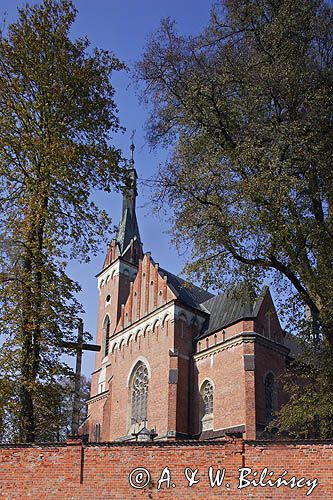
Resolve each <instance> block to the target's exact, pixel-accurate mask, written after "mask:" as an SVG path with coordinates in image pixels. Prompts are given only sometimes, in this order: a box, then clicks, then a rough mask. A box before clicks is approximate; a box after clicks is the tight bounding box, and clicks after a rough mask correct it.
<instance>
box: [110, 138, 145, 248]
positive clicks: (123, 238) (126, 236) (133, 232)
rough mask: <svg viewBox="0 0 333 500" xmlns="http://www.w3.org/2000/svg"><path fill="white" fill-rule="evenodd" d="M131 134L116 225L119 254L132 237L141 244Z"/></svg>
mask: <svg viewBox="0 0 333 500" xmlns="http://www.w3.org/2000/svg"><path fill="white" fill-rule="evenodd" d="M133 135H134V133H133V134H132V143H131V146H130V149H131V159H130V162H129V169H128V174H129V175H128V183H127V186H125V187H124V190H123V209H122V216H121V221H120V224H119V227H118V234H117V237H116V240H117V246H118V251H119V255H123V254H124V252H125V250H127V248H128V246H129V245H130V243H131V240H132V239H133V240H136V241H137V244H138V245H139V246H140V245H141V238H140V233H139V226H138V222H137V219H136V213H135V204H136V197H137V195H138V192H137V189H136V181H137V178H138V176H137V173H136V170H135V167H134V149H135V146H134V143H133Z"/></svg>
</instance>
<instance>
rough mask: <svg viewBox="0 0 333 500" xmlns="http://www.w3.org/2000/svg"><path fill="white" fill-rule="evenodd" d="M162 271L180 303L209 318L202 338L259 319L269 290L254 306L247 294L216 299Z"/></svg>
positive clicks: (235, 291)
mask: <svg viewBox="0 0 333 500" xmlns="http://www.w3.org/2000/svg"><path fill="white" fill-rule="evenodd" d="M159 270H160V272H161V273H162V274H163V275H164V276H167V279H168V284H169V285H171V287H172V288H173V289H174V291H175V292H176V294H177V296H178V300H180V301H181V302H183V303H184V304H186V305H188V306H190V307H193V308H195V309H199V310H200V311H202V312H204V313H206V314H207V320H206V324H205V325H204V328H203V331H202V332H201V335H200V337H199V338H201V337H205V336H206V335H209V334H210V333H213V332H215V331H217V330H220V329H222V328H224V327H226V326H228V325H230V324H232V323H235V322H236V321H240V320H242V319H252V318H256V317H257V314H258V312H259V309H260V305H261V303H262V301H263V299H264V296H265V294H266V292H267V291H268V287H267V286H265V287H263V289H262V292H261V293H260V295H259V297H258V298H257V299H256V300H255V301H254V302H251V300H250V296H249V294H248V293H246V292H240V290H239V289H237V288H235V289H233V290H229V291H228V292H225V293H223V294H221V295H213V294H212V293H210V292H207V291H205V290H203V289H202V288H199V287H197V286H195V285H192V284H189V283H187V282H186V281H185V280H183V279H182V278H179V276H175V275H174V274H172V273H170V272H169V271H166V270H165V269H162V268H159Z"/></svg>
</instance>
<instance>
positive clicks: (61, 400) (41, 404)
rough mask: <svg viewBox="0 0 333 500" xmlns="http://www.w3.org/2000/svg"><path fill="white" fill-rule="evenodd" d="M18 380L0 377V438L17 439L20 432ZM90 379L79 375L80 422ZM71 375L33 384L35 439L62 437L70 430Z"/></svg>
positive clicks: (15, 440)
mask: <svg viewBox="0 0 333 500" xmlns="http://www.w3.org/2000/svg"><path fill="white" fill-rule="evenodd" d="M19 383H20V381H19V380H15V381H13V382H12V383H11V384H10V383H8V381H6V380H4V379H2V380H1V381H0V396H1V408H0V441H1V442H6V443H13V442H14V443H15V442H16V443H19V442H21V441H22V436H21V434H20V429H21V424H22V423H21V422H20V414H19V408H20V390H19ZM89 391H90V381H89V380H88V379H87V378H86V377H85V376H82V377H81V390H80V423H82V422H83V421H84V420H85V418H86V417H87V405H86V400H87V399H88V398H89ZM73 394H74V381H73V377H69V376H68V377H60V378H58V379H57V380H52V379H49V380H46V381H43V382H42V383H39V384H37V387H36V390H35V415H36V419H35V420H36V422H35V423H36V428H35V439H36V441H38V442H52V441H65V440H66V438H67V436H68V434H70V433H71V421H72V412H73Z"/></svg>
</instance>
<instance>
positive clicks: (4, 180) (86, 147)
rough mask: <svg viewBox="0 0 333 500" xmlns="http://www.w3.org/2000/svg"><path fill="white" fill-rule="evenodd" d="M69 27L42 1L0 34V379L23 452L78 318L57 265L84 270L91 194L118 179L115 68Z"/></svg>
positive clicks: (93, 212) (71, 12)
mask: <svg viewBox="0 0 333 500" xmlns="http://www.w3.org/2000/svg"><path fill="white" fill-rule="evenodd" d="M75 17H76V9H75V7H74V5H73V4H72V2H71V1H69V0H61V1H56V0H44V1H43V2H42V3H41V5H39V6H33V7H31V6H26V7H24V8H22V9H20V10H19V18H18V21H17V22H16V23H14V24H12V25H10V26H8V28H7V29H6V30H4V31H3V32H2V33H0V200H1V218H0V232H1V239H0V269H1V272H0V306H1V319H0V334H2V335H4V338H5V343H4V346H3V347H2V349H1V356H0V357H1V365H0V369H1V371H2V372H3V374H4V376H5V377H7V378H8V377H10V378H11V380H12V381H14V380H17V379H18V378H19V379H20V388H19V392H20V394H19V395H18V397H19V406H20V412H21V417H20V422H21V423H20V436H21V439H22V440H33V439H34V434H35V427H36V422H35V420H36V419H37V415H35V410H36V409H37V406H38V401H39V399H40V392H39V387H40V386H43V384H44V381H45V380H46V379H47V377H48V376H50V375H51V376H52V377H55V376H57V375H58V374H62V373H63V367H62V364H61V363H60V360H59V359H60V355H61V349H60V347H59V345H60V342H61V341H62V340H73V339H72V335H73V332H74V331H75V330H76V325H77V316H78V314H79V313H80V312H81V311H82V309H81V306H80V304H79V303H78V302H77V300H76V298H75V295H76V292H77V291H78V290H79V285H78V284H77V283H75V282H73V281H72V280H71V279H70V277H69V276H68V275H67V274H66V263H67V261H68V259H69V258H78V259H80V260H81V261H87V260H88V259H89V254H91V253H94V252H95V251H96V250H97V249H98V241H99V240H100V238H101V237H102V236H103V233H104V231H105V228H106V225H107V223H108V222H109V221H108V218H107V216H106V214H105V212H103V211H100V210H99V209H98V207H97V206H96V205H95V203H94V202H92V201H91V199H90V195H91V192H92V190H93V189H103V190H106V191H110V189H112V187H115V186H117V185H119V182H120V181H121V179H122V177H123V174H122V169H121V168H120V166H119V162H120V160H121V158H120V152H119V151H118V150H116V149H115V148H114V147H112V146H110V139H111V136H110V134H111V133H112V132H116V131H117V130H118V129H119V122H118V118H117V116H116V112H117V109H116V105H115V102H114V99H113V98H114V89H113V87H112V85H111V83H110V76H111V74H112V72H113V71H116V70H120V69H122V68H123V67H124V66H123V64H122V63H121V62H120V61H119V60H118V59H117V58H116V57H115V56H114V55H112V54H111V53H109V52H107V51H104V50H97V49H91V48H90V47H89V42H88V40H87V39H86V38H80V39H77V40H74V41H73V40H71V38H70V29H71V26H72V24H73V22H74V20H75ZM36 411H37V410H36ZM38 411H40V409H38Z"/></svg>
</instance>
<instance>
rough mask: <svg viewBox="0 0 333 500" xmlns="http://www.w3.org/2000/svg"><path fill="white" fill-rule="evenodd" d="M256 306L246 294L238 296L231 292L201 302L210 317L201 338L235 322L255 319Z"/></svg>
mask: <svg viewBox="0 0 333 500" xmlns="http://www.w3.org/2000/svg"><path fill="white" fill-rule="evenodd" d="M256 305H257V301H256V303H255V304H253V303H251V301H250V297H249V296H248V294H242V295H240V294H239V292H238V293H237V292H236V293H235V291H233V290H230V291H228V292H225V293H223V294H221V295H217V296H215V297H212V298H211V299H209V300H207V301H206V302H203V304H202V306H204V307H205V309H207V311H209V313H210V315H209V318H208V320H207V325H206V328H205V329H204V332H203V333H202V335H201V336H206V335H208V334H209V333H213V332H214V331H217V330H219V329H221V328H224V327H225V326H227V325H230V324H231V323H235V322H236V321H240V320H242V319H245V318H255V317H256V313H257V307H256Z"/></svg>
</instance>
